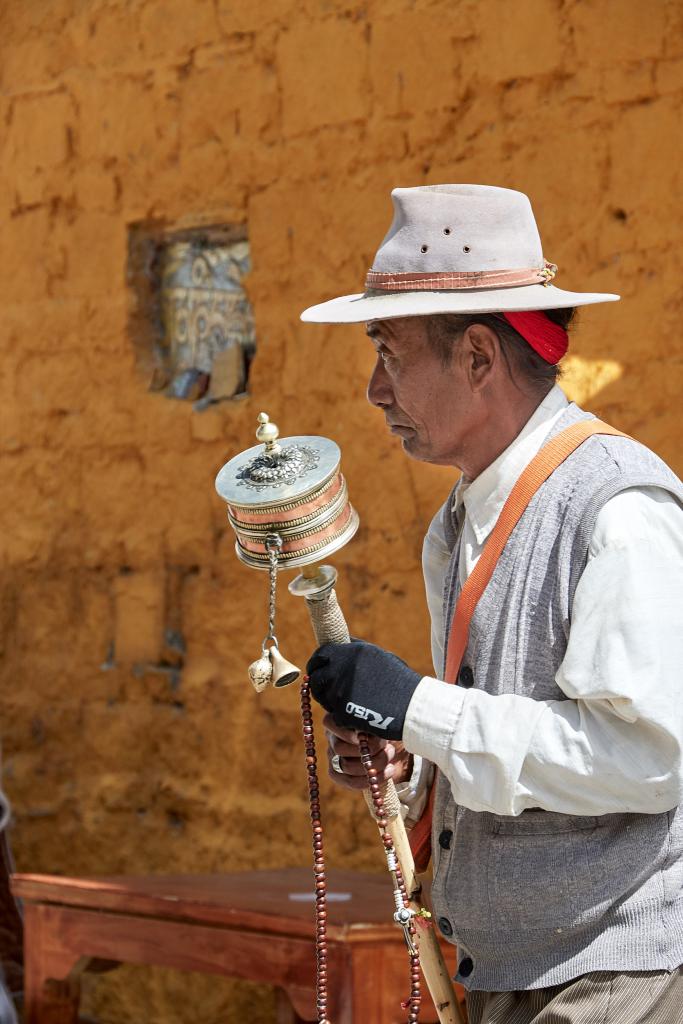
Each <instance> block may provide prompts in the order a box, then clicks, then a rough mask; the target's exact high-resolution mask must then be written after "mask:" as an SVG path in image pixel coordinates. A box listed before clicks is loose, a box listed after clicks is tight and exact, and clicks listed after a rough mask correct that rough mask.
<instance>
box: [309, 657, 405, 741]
mask: <svg viewBox="0 0 683 1024" xmlns="http://www.w3.org/2000/svg"><path fill="white" fill-rule="evenodd" d="M306 671H307V673H308V676H309V679H310V683H311V693H312V694H313V696H314V697H315V699H316V700H317V701H318V703H319V704H322V706H323V707H324V708H325V710H326V711H329V712H330V714H331V715H332V718H333V719H334V721H335V722H336V723H337V725H343V726H345V727H346V728H347V729H357V730H358V731H359V732H366V733H372V734H373V735H375V736H380V737H381V738H382V739H387V740H400V739H401V738H402V737H403V724H404V722H405V717H406V712H407V711H408V705H409V704H410V700H411V698H412V696H413V693H414V692H415V690H416V688H417V685H418V683H419V682H420V676H419V675H418V674H417V672H413V670H412V668H409V667H408V666H407V665H406V663H405V661H401V659H400V658H397V657H396V655H395V654H390V653H389V652H388V651H383V650H382V648H381V647H376V646H375V644H368V643H366V642H365V641H364V640H352V641H351V642H350V643H348V644H323V645H322V647H319V648H318V649H317V651H315V653H314V654H313V656H312V658H311V659H310V660H309V662H308V665H307V666H306Z"/></svg>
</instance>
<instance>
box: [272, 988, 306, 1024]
mask: <svg viewBox="0 0 683 1024" xmlns="http://www.w3.org/2000/svg"><path fill="white" fill-rule="evenodd" d="M275 1024H307V1022H306V1021H305V1020H304V1019H303V1017H300V1016H299V1014H298V1013H297V1012H296V1010H295V1009H294V1007H293V1006H292V1001H291V999H290V998H289V996H288V995H287V993H286V992H285V991H284V989H281V988H278V989H276V990H275Z"/></svg>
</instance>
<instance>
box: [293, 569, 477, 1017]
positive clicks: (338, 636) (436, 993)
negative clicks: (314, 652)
mask: <svg viewBox="0 0 683 1024" xmlns="http://www.w3.org/2000/svg"><path fill="white" fill-rule="evenodd" d="M336 579H337V570H336V569H334V568H333V567H332V566H331V565H320V566H317V565H307V566H306V567H305V568H304V570H303V572H302V573H301V574H300V575H299V576H297V577H296V579H294V580H292V582H291V583H290V584H289V590H290V593H292V594H295V595H296V596H297V597H304V598H305V599H306V607H307V608H308V614H309V617H310V619H311V625H312V626H313V632H314V633H315V638H316V640H317V641H318V644H319V645H320V644H328V643H332V644H347V643H348V642H349V640H350V638H351V636H350V633H349V628H348V626H347V625H346V620H345V618H344V614H343V612H342V610H341V608H340V607H339V602H338V600H337V595H336V593H335V590H334V584H335V582H336ZM363 794H364V796H365V800H366V803H367V805H368V808H369V809H370V813H371V814H372V816H373V817H375V809H374V807H373V804H372V799H371V797H370V792H369V790H367V789H365V790H363ZM382 797H383V800H384V807H385V812H386V815H387V818H388V820H389V825H388V830H389V832H390V834H391V838H392V840H393V843H394V848H395V850H396V856H397V857H398V862H399V865H400V867H401V872H402V874H403V878H404V881H405V885H406V889H407V891H408V895H409V897H410V904H411V907H412V909H413V910H415V911H416V912H419V911H420V910H421V909H422V902H421V900H420V892H421V886H420V882H419V881H418V878H417V875H416V874H415V864H414V861H413V854H412V851H411V849H410V843H409V841H408V835H407V832H406V829H405V825H404V824H403V818H402V817H401V804H400V801H399V799H398V794H397V793H396V787H395V786H394V783H393V782H392V781H391V779H390V780H389V781H388V782H386V783H385V784H384V786H383V788H382ZM419 947H420V961H421V964H422V972H423V974H424V976H425V981H426V982H427V987H428V989H429V992H430V995H431V997H432V999H433V1001H434V1006H435V1007H436V1011H437V1013H438V1015H439V1022H440V1024H464V1022H463V1016H462V1013H461V1011H460V1006H459V1004H458V1000H457V996H456V994H455V991H454V989H453V985H452V983H451V978H450V974H449V972H448V967H447V966H446V962H445V960H444V958H443V953H442V952H441V947H440V946H439V942H438V939H437V937H436V933H435V931H434V929H433V927H428V928H424V929H421V930H420V932H419Z"/></svg>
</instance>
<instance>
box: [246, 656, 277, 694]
mask: <svg viewBox="0 0 683 1024" xmlns="http://www.w3.org/2000/svg"><path fill="white" fill-rule="evenodd" d="M272 678H273V665H272V663H271V660H270V656H269V654H268V651H264V652H263V654H262V655H261V657H260V658H258V659H257V660H256V661H253V662H252V663H251V665H250V666H249V679H250V680H251V684H252V686H253V687H254V689H255V690H256V692H257V693H260V692H261V690H265V688H266V686H267V685H268V683H269V682H270V681H271V679H272Z"/></svg>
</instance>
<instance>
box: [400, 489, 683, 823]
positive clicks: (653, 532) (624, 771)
mask: <svg viewBox="0 0 683 1024" xmlns="http://www.w3.org/2000/svg"><path fill="white" fill-rule="evenodd" d="M682 603H683V510H682V509H681V507H680V505H679V503H678V502H677V501H676V499H675V498H674V497H673V496H672V495H670V494H669V493H668V492H666V491H663V490H661V489H658V488H633V489H631V490H628V491H624V492H622V493H620V494H618V495H616V496H615V497H614V498H612V499H611V500H610V501H609V502H607V503H606V504H605V506H604V508H603V509H602V510H601V512H600V515H599V517H598V520H597V522H596V527H595V530H594V533H593V537H592V539H591V545H590V550H589V560H588V563H587V565H586V568H585V570H584V572H583V574H582V576H581V579H580V580H579V583H578V586H577V589H576V594H575V597H574V605H573V610H572V624H571V630H570V636H569V642H568V646H567V650H566V652H565V657H564V660H563V662H562V664H561V666H560V668H559V670H558V672H557V674H556V677H555V681H556V682H557V685H558V686H559V687H560V689H561V690H562V691H563V692H564V693H565V694H566V696H567V698H569V699H567V700H558V701H535V700H532V699H531V698H529V697H524V696H520V695H517V694H502V695H499V696H492V695H490V694H487V693H484V692H483V691H481V690H475V689H471V690H463V689H461V688H459V687H457V686H451V685H449V684H447V683H444V682H442V681H440V680H438V679H434V678H430V677H425V678H424V679H422V681H421V682H420V684H419V686H418V687H417V689H416V691H415V694H414V695H413V699H412V701H411V703H410V707H409V709H408V714H407V717H406V726H405V731H404V742H405V744H406V747H407V748H408V750H410V751H411V752H412V753H416V754H420V755H422V756H423V757H426V758H428V759H429V760H430V761H433V762H434V763H435V764H436V765H437V766H438V767H439V768H440V770H441V771H442V772H443V773H444V774H445V775H446V776H447V778H448V779H449V782H450V784H451V787H452V790H453V795H454V798H455V800H456V801H457V802H458V803H460V804H463V805H464V806H465V807H469V808H470V809H471V810H475V811H492V812H494V813H496V814H502V815H517V814H520V813H521V812H522V811H524V810H525V809H527V808H530V807H542V808H544V809H546V810H551V811H559V812H561V813H564V814H593V815H596V814H607V813H610V812H614V811H621V812H624V811H630V812H644V813H657V812H661V811H665V810H669V809H671V808H672V807H675V806H676V805H677V804H678V803H679V802H680V801H681V799H682V798H683V770H682V755H683V713H682V712H681V697H682V695H683V693H682V691H683V680H682V676H681V665H683V630H682V629H681V606H682Z"/></svg>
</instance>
